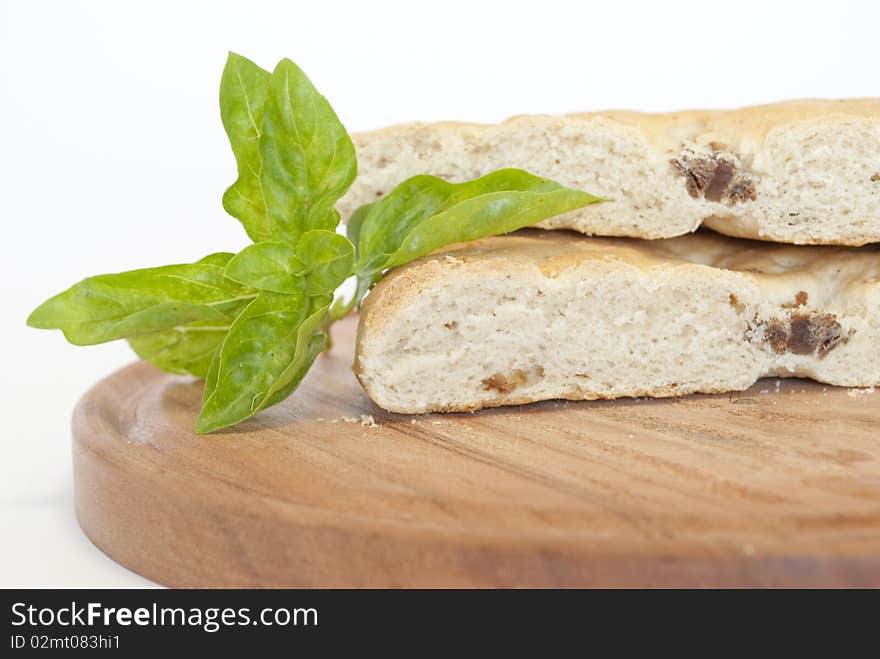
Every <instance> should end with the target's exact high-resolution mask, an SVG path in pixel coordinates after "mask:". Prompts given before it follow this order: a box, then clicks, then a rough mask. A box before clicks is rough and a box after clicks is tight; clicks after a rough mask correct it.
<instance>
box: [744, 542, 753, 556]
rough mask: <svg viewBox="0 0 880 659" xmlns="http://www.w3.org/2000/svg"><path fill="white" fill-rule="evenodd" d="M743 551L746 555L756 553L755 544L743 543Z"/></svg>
mask: <svg viewBox="0 0 880 659" xmlns="http://www.w3.org/2000/svg"><path fill="white" fill-rule="evenodd" d="M743 553H744V554H745V555H746V556H751V555H753V554H754V553H755V545H753V544H752V543H748V544H745V545H743Z"/></svg>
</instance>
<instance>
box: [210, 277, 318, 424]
mask: <svg viewBox="0 0 880 659" xmlns="http://www.w3.org/2000/svg"><path fill="white" fill-rule="evenodd" d="M329 304H330V298H329V296H323V297H321V298H309V297H308V296H305V295H302V294H296V295H279V294H276V293H271V292H267V291H262V292H261V293H260V294H259V295H258V296H257V297H256V299H254V301H253V302H251V303H250V304H249V305H248V306H247V308H246V309H245V310H244V311H243V312H242V313H241V314H240V315H239V316H238V318H236V319H235V321H234V322H233V323H232V327H230V329H229V332H228V333H227V335H226V337H225V338H224V340H223V343H222V344H221V346H220V349H219V350H218V351H217V352H216V353H215V355H214V359H213V361H212V363H211V367H210V370H209V372H208V375H207V378H206V381H205V398H204V403H203V405H202V411H201V413H200V414H199V418H198V421H197V422H196V432H198V433H208V432H212V431H214V430H218V429H219V428H224V427H226V426H230V425H233V424H235V423H239V422H240V421H243V420H244V419H246V418H248V417H250V416H252V415H253V414H255V413H256V412H258V411H259V410H261V409H263V408H264V407H267V406H268V405H270V404H274V403H275V402H278V401H279V400H281V397H279V393H280V392H286V394H289V393H290V392H291V391H292V390H293V389H292V388H291V387H293V388H295V386H296V384H297V383H298V382H299V381H300V380H301V379H302V377H303V376H304V375H305V372H306V371H308V369H309V367H310V366H311V363H312V361H313V360H314V358H315V356H317V354H318V353H319V352H320V349H316V348H315V346H313V345H312V343H313V337H314V336H315V335H316V334H317V333H318V332H317V330H316V327H317V326H318V325H319V324H320V320H321V319H323V317H324V315H325V314H326V310H327V307H328V306H329ZM318 341H321V337H320V336H318ZM310 360H311V361H310Z"/></svg>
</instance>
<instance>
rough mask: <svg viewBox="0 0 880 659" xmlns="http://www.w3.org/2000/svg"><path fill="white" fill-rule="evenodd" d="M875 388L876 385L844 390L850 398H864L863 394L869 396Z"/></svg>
mask: <svg viewBox="0 0 880 659" xmlns="http://www.w3.org/2000/svg"><path fill="white" fill-rule="evenodd" d="M876 390H877V388H876V387H865V388H864V389H860V388H858V387H853V388H852V389H850V390H849V391H847V392H846V395H847V396H849V397H850V398H864V397H865V396H870V395H871V394H873V393H874V392H875V391H876Z"/></svg>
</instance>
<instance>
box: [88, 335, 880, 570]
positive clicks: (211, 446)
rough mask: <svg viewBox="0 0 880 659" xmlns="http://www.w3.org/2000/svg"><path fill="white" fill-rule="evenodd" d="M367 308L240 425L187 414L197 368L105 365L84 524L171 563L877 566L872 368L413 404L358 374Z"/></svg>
mask: <svg viewBox="0 0 880 659" xmlns="http://www.w3.org/2000/svg"><path fill="white" fill-rule="evenodd" d="M354 330H355V319H353V318H351V319H347V320H346V321H344V322H343V323H340V324H339V325H337V328H336V331H335V340H336V345H335V347H334V348H333V350H332V351H330V352H329V353H328V354H326V355H325V356H323V357H321V358H319V359H318V362H317V363H316V366H315V367H314V369H313V371H312V372H311V373H310V374H309V376H308V378H307V379H306V381H305V383H304V385H303V386H302V387H301V389H300V390H299V391H298V392H297V393H296V394H295V395H294V396H293V397H292V398H291V399H289V400H288V401H286V402H285V403H283V404H281V405H279V406H276V407H275V408H272V409H271V410H267V411H265V412H263V413H261V414H259V415H258V417H257V418H254V419H252V420H249V421H248V422H246V423H244V424H242V425H241V426H239V427H237V428H234V429H232V430H231V431H229V432H221V433H217V434H214V435H209V436H201V437H199V436H196V435H195V434H193V432H192V428H193V423H194V420H195V417H196V413H197V410H198V407H199V404H200V400H201V393H202V385H201V383H200V382H197V381H195V380H192V379H190V378H186V377H174V376H168V375H165V374H162V373H160V372H159V371H157V370H155V369H154V368H152V367H151V366H149V365H147V364H145V363H136V364H133V365H131V366H129V367H127V368H124V369H122V370H121V371H119V372H117V373H115V374H113V375H111V376H110V377H108V378H107V379H105V380H103V381H102V382H100V383H98V385H97V386H95V387H94V388H93V389H92V390H91V391H89V392H88V393H87V394H86V395H85V397H84V398H83V399H82V401H81V402H80V403H79V405H78V407H77V409H76V412H75V414H74V420H73V444H74V450H73V457H74V474H75V489H76V509H77V514H78V517H79V520H80V524H81V525H82V527H83V529H84V530H85V532H86V533H87V534H88V536H89V537H90V538H91V539H92V540H93V541H94V543H95V544H96V545H97V546H98V547H100V548H101V549H102V550H103V551H105V552H106V553H107V554H109V555H110V556H111V557H112V558H113V559H115V560H116V561H118V562H119V563H121V564H123V565H125V566H127V567H128V568H130V569H132V570H134V571H135V572H137V573H139V574H141V575H143V576H145V577H147V578H149V579H152V580H154V581H157V582H159V583H161V584H165V585H168V586H288V587H299V586H305V587H326V586H351V587H396V586H502V587H507V586H539V587H544V586H549V587H554V586H880V392H878V393H868V392H861V391H855V390H848V389H840V388H834V387H825V386H822V385H819V384H815V383H812V382H808V381H805V380H763V381H761V382H759V383H758V384H757V385H756V386H754V387H753V388H752V389H750V390H749V391H746V392H742V393H735V394H730V395H715V396H690V397H687V398H681V399H675V400H647V399H638V400H632V399H627V400H619V401H614V402H602V401H599V402H583V403H566V402H546V403H538V404H533V405H527V406H520V407H511V408H506V409H505V408H499V409H494V410H484V411H481V412H477V413H474V414H448V415H425V416H412V417H410V416H402V415H397V414H391V413H387V412H384V411H382V410H380V409H379V408H377V407H376V406H375V405H373V404H372V403H371V402H370V400H369V399H368V398H367V396H366V395H365V394H364V392H363V391H362V390H361V388H360V387H359V386H358V384H357V382H356V381H355V379H354V376H353V375H352V373H351V370H350V366H351V361H352V352H353V348H352V344H353V336H354ZM425 377H430V374H426V375H425ZM362 415H365V416H362ZM362 419H363V422H362V421H361V420H362ZM374 423H375V425H373V424H374Z"/></svg>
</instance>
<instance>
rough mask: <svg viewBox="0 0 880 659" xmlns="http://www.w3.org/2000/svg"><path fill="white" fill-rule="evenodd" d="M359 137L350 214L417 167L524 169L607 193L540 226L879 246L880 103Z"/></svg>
mask: <svg viewBox="0 0 880 659" xmlns="http://www.w3.org/2000/svg"><path fill="white" fill-rule="evenodd" d="M354 142H355V146H356V148H357V155H358V169H359V172H358V178H357V181H355V183H354V185H353V186H352V188H351V190H350V191H349V193H348V195H347V196H346V197H345V199H343V201H342V203H341V205H340V211H341V212H342V214H343V217H347V216H348V214H349V213H350V212H351V211H353V210H354V209H355V208H356V207H357V206H359V205H361V204H364V203H367V202H370V201H375V200H376V199H378V198H380V197H381V196H382V195H384V194H386V193H388V191H390V190H391V189H392V188H393V187H394V186H395V185H397V184H398V183H400V182H401V181H403V180H404V179H406V178H407V177H409V176H412V175H414V174H434V175H437V176H440V177H442V178H445V179H448V180H450V181H461V180H465V179H470V178H474V177H477V176H480V175H482V174H486V173H487V172H490V171H492V170H495V169H499V168H502V167H521V168H524V169H527V170H529V171H531V172H533V173H535V174H538V175H540V176H546V177H549V178H552V179H555V180H557V181H559V182H560V183H563V184H565V185H569V186H572V187H575V188H579V189H583V190H586V191H587V192H591V193H592V194H596V195H600V196H603V197H607V198H610V199H612V200H613V201H612V203H605V204H600V205H595V206H589V207H587V208H585V209H583V210H579V211H575V212H573V213H569V214H567V215H563V216H560V217H556V218H553V219H551V220H548V221H546V222H544V223H542V224H541V225H540V226H542V227H543V228H548V229H574V230H576V231H580V232H581V233H585V234H589V235H602V236H630V237H634V238H667V237H673V236H680V235H684V234H686V233H689V232H691V231H694V230H695V229H696V228H697V227H698V226H699V225H700V224H701V223H704V224H706V225H707V226H709V227H711V228H713V229H716V230H717V231H719V232H721V233H724V234H727V235H730V236H739V237H742V238H757V239H762V240H770V241H775V242H785V243H794V244H799V245H800V244H802V245H807V244H839V245H863V244H865V243H869V242H880V99H861V100H848V101H827V100H826V101H819V100H815V101H791V102H787V103H778V104H775V105H763V106H756V107H748V108H742V109H739V110H730V111H689V112H676V113H671V114H640V113H637V112H623V111H611V112H600V113H593V114H573V115H567V116H522V117H514V118H512V119H509V120H507V121H505V122H503V123H501V124H498V125H480V124H466V123H434V124H426V123H415V124H405V125H400V126H392V127H390V128H386V129H384V130H378V131H374V132H368V133H362V134H359V135H355V137H354Z"/></svg>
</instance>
